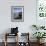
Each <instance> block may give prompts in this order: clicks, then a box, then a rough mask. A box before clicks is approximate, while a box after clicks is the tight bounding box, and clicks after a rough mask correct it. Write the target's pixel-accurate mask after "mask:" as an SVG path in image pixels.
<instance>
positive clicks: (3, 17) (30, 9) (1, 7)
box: [0, 0, 36, 36]
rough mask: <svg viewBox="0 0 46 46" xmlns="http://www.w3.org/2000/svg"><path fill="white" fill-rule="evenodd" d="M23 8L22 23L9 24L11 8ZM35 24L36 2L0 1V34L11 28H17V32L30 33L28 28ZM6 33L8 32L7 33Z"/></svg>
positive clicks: (31, 0)
mask: <svg viewBox="0 0 46 46" xmlns="http://www.w3.org/2000/svg"><path fill="white" fill-rule="evenodd" d="M19 5H20V6H24V22H11V6H19ZM32 24H36V0H1V1H0V34H2V33H4V32H6V30H7V29H9V28H11V27H16V26H17V27H19V32H30V36H32V32H33V31H32V29H31V28H30V26H31V25H32ZM7 32H8V31H7Z"/></svg>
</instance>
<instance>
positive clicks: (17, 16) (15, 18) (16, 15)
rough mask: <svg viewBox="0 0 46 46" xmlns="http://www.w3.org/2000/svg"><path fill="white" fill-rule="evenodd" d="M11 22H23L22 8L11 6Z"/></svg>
mask: <svg viewBox="0 0 46 46" xmlns="http://www.w3.org/2000/svg"><path fill="white" fill-rule="evenodd" d="M11 21H12V22H23V21H24V6H11Z"/></svg>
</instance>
